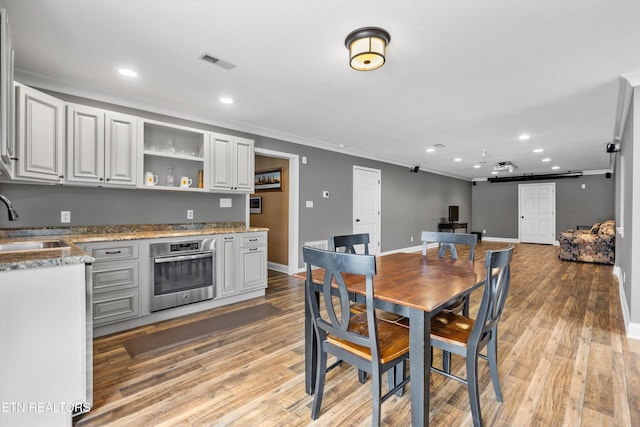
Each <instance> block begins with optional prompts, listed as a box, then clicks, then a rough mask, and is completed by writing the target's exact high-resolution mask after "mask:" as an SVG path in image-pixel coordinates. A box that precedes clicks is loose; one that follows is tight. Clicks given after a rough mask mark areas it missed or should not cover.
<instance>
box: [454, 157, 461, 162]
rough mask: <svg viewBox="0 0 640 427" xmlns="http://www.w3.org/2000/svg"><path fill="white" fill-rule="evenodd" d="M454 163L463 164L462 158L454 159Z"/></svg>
mask: <svg viewBox="0 0 640 427" xmlns="http://www.w3.org/2000/svg"><path fill="white" fill-rule="evenodd" d="M453 161H454V162H461V161H462V159H461V158H460V157H456V158H455V159H453Z"/></svg>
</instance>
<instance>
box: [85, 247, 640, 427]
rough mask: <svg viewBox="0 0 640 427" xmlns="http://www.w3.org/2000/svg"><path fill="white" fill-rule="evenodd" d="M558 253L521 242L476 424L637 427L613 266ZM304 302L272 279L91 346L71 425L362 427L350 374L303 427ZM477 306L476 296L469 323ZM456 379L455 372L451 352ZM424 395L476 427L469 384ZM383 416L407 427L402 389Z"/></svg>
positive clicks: (438, 415) (437, 414)
mask: <svg viewBox="0 0 640 427" xmlns="http://www.w3.org/2000/svg"><path fill="white" fill-rule="evenodd" d="M503 246H504V244H500V243H494V242H481V243H480V244H479V246H478V247H477V249H476V257H477V258H476V262H482V261H483V258H484V251H485V250H486V249H491V248H498V247H503ZM557 250H558V249H557V247H552V246H544V245H526V244H520V245H516V249H515V251H514V257H513V261H512V281H511V289H510V293H509V297H508V299H507V303H506V307H505V310H504V314H503V317H502V321H501V324H500V333H499V336H500V339H499V372H500V380H501V385H502V392H503V394H504V402H503V403H499V402H497V401H496V400H495V395H494V393H493V388H492V386H491V381H490V379H489V372H488V367H487V366H486V363H485V362H483V361H480V362H479V365H480V378H481V380H480V389H481V398H480V403H481V407H482V411H483V420H484V423H485V425H487V426H530V425H531V426H639V425H640V342H638V341H633V340H628V339H627V338H626V337H625V335H624V326H623V321H622V314H621V309H620V303H619V290H618V284H617V281H616V280H615V279H614V277H613V275H612V267H611V266H603V265H597V264H587V263H576V262H568V261H560V260H558V259H557V257H556V254H557ZM460 255H461V256H464V253H462V254H460ZM428 256H429V257H432V256H433V257H435V256H436V253H435V251H429V255H428ZM303 298H304V292H303V282H302V280H300V279H297V278H295V277H288V276H286V275H283V274H280V273H271V274H270V277H269V288H268V291H267V295H266V296H265V297H264V298H259V299H256V300H253V301H250V302H244V303H240V304H235V305H233V306H228V307H223V308H219V309H215V310H212V311H209V312H205V313H199V314H197V315H192V316H188V317H183V318H180V319H177V320H173V321H169V322H163V323H159V324H156V325H152V326H148V327H142V328H138V329H135V330H131V331H128V332H125V333H120V334H115V335H111V336H107V337H102V338H98V339H96V340H95V341H94V351H95V356H94V376H95V383H94V386H95V393H94V399H95V406H94V409H93V410H92V411H91V412H90V413H89V414H85V415H83V416H80V417H78V419H76V421H75V425H77V426H108V425H111V426H123V425H127V426H222V425H235V426H258V425H259V426H271V425H274V426H275V425H278V426H306V425H332V426H336V425H341V426H343V425H355V426H366V425H369V424H370V411H371V409H370V407H371V399H370V382H367V383H366V384H364V385H361V384H359V383H358V379H357V372H356V371H355V369H354V368H352V367H349V366H348V365H347V366H343V367H341V368H337V369H334V370H333V371H331V372H330V373H329V374H328V378H327V386H326V388H325V398H324V402H323V405H322V412H321V414H320V418H319V419H318V420H317V421H316V422H312V421H311V418H310V409H309V408H310V405H311V401H312V397H311V396H308V395H307V394H305V392H304V345H303V337H304V331H303V325H304V321H303ZM479 300H480V293H479V292H478V291H476V293H474V294H473V295H472V302H473V303H474V304H475V306H474V305H472V309H471V313H472V316H473V313H474V311H475V310H477V304H478V302H479ZM263 302H269V303H271V304H273V305H275V306H277V307H279V308H281V309H283V310H284V311H285V313H284V315H282V316H281V317H279V318H273V319H268V320H267V321H265V322H260V323H258V324H252V325H249V326H245V327H240V328H237V329H236V330H231V331H228V332H224V333H219V334H218V335H216V336H215V337H213V338H209V339H203V340H201V341H198V342H194V343H191V344H188V345H184V346H183V347H179V348H176V349H174V350H171V351H169V352H165V353H162V354H157V355H151V356H145V357H142V358H139V359H135V360H132V359H131V358H130V357H129V356H128V354H127V352H126V351H125V349H124V347H123V346H122V342H123V341H124V340H126V339H129V338H131V337H133V336H136V335H139V334H147V333H152V332H155V331H158V330H162V329H165V328H169V327H172V326H175V325H180V324H185V323H188V322H191V321H194V320H199V319H202V318H203V317H206V316H215V315H217V314H220V313H225V312H228V311H232V310H237V309H239V308H242V307H247V306H251V305H252V304H256V303H263ZM438 353H439V352H436V357H438ZM434 363H439V360H436V361H435V362H434ZM453 369H454V371H456V372H458V373H460V374H464V365H463V364H462V360H461V359H459V358H455V356H454V362H453ZM431 396H432V403H431V413H430V419H431V423H432V425H436V426H469V425H472V421H471V414H470V410H469V403H468V397H467V390H466V387H465V386H464V385H462V384H459V383H457V382H455V381H452V380H449V379H446V378H443V377H441V376H439V375H437V374H433V375H432V382H431ZM382 413H383V424H384V425H386V426H408V425H410V399H409V393H408V391H407V393H405V395H404V396H402V397H397V396H394V397H392V398H390V399H389V400H387V401H386V402H385V403H384V404H383V405H382Z"/></svg>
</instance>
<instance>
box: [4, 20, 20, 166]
mask: <svg viewBox="0 0 640 427" xmlns="http://www.w3.org/2000/svg"><path fill="white" fill-rule="evenodd" d="M14 102H15V99H14V90H13V48H12V46H11V31H10V30H9V19H8V17H7V12H6V10H4V9H0V174H4V175H6V176H7V177H9V178H13V174H14V165H15V164H14V161H15V160H16V152H15V147H16V143H15V134H14V123H13V119H14V116H13V111H14Z"/></svg>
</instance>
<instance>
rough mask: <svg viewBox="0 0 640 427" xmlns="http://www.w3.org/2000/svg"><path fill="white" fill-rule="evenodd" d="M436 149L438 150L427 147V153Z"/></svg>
mask: <svg viewBox="0 0 640 427" xmlns="http://www.w3.org/2000/svg"><path fill="white" fill-rule="evenodd" d="M434 151H436V149H435V148H431V147H430V148H427V153H433V152H434Z"/></svg>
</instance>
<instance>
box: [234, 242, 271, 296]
mask: <svg viewBox="0 0 640 427" xmlns="http://www.w3.org/2000/svg"><path fill="white" fill-rule="evenodd" d="M238 258H239V259H238V275H239V277H238V288H239V289H238V290H239V291H243V290H253V289H259V288H265V287H266V286H267V251H266V249H265V248H264V247H252V248H240V249H238Z"/></svg>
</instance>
